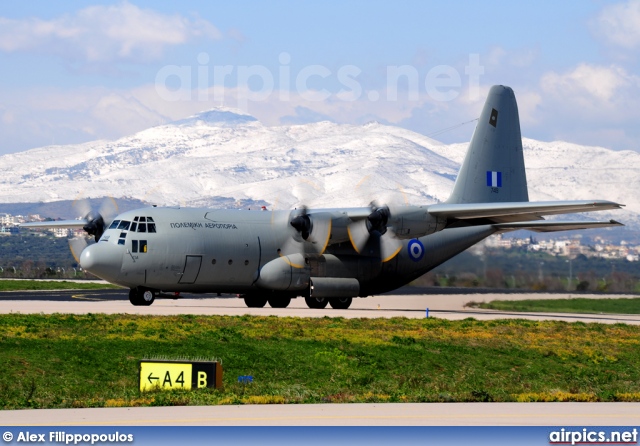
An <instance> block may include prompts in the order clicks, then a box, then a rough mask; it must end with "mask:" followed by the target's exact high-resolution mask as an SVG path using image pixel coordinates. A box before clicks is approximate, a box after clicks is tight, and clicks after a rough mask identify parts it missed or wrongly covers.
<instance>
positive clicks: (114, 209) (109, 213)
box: [98, 197, 118, 228]
mask: <svg viewBox="0 0 640 446" xmlns="http://www.w3.org/2000/svg"><path fill="white" fill-rule="evenodd" d="M98 212H100V215H102V218H103V219H104V224H105V227H107V228H108V227H109V225H110V224H111V222H112V221H113V219H114V218H115V217H116V215H118V203H116V200H114V199H113V197H105V199H104V200H103V201H102V204H101V205H100V210H99V211H98Z"/></svg>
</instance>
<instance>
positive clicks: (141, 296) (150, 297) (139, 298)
mask: <svg viewBox="0 0 640 446" xmlns="http://www.w3.org/2000/svg"><path fill="white" fill-rule="evenodd" d="M154 300H156V292H155V291H152V290H150V289H148V288H142V287H137V288H131V290H129V302H131V303H132V304H133V305H136V306H149V305H151V304H152V303H153V301H154Z"/></svg>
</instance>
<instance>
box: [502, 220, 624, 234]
mask: <svg viewBox="0 0 640 446" xmlns="http://www.w3.org/2000/svg"><path fill="white" fill-rule="evenodd" d="M612 226H624V225H623V224H622V223H620V222H617V221H615V220H609V221H521V222H516V223H498V224H495V225H493V227H494V228H496V229H498V230H500V231H517V230H519V229H526V230H528V231H534V232H556V231H570V230H574V229H594V228H610V227H612Z"/></svg>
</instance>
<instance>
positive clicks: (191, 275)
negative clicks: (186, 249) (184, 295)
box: [178, 256, 202, 284]
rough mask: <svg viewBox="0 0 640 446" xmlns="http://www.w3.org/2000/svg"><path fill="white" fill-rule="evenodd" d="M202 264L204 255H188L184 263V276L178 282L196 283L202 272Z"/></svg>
mask: <svg viewBox="0 0 640 446" xmlns="http://www.w3.org/2000/svg"><path fill="white" fill-rule="evenodd" d="M201 265H202V256H187V259H186V261H185V263H184V271H183V272H182V277H180V280H179V281H178V283H183V284H190V283H195V281H196V279H197V278H198V274H199V273H200V266H201Z"/></svg>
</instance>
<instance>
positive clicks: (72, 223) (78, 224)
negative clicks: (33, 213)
mask: <svg viewBox="0 0 640 446" xmlns="http://www.w3.org/2000/svg"><path fill="white" fill-rule="evenodd" d="M86 224H87V221H86V220H57V221H30V222H27V223H21V224H20V227H21V228H33V229H37V228H70V229H82V227H83V226H84V225H86Z"/></svg>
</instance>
